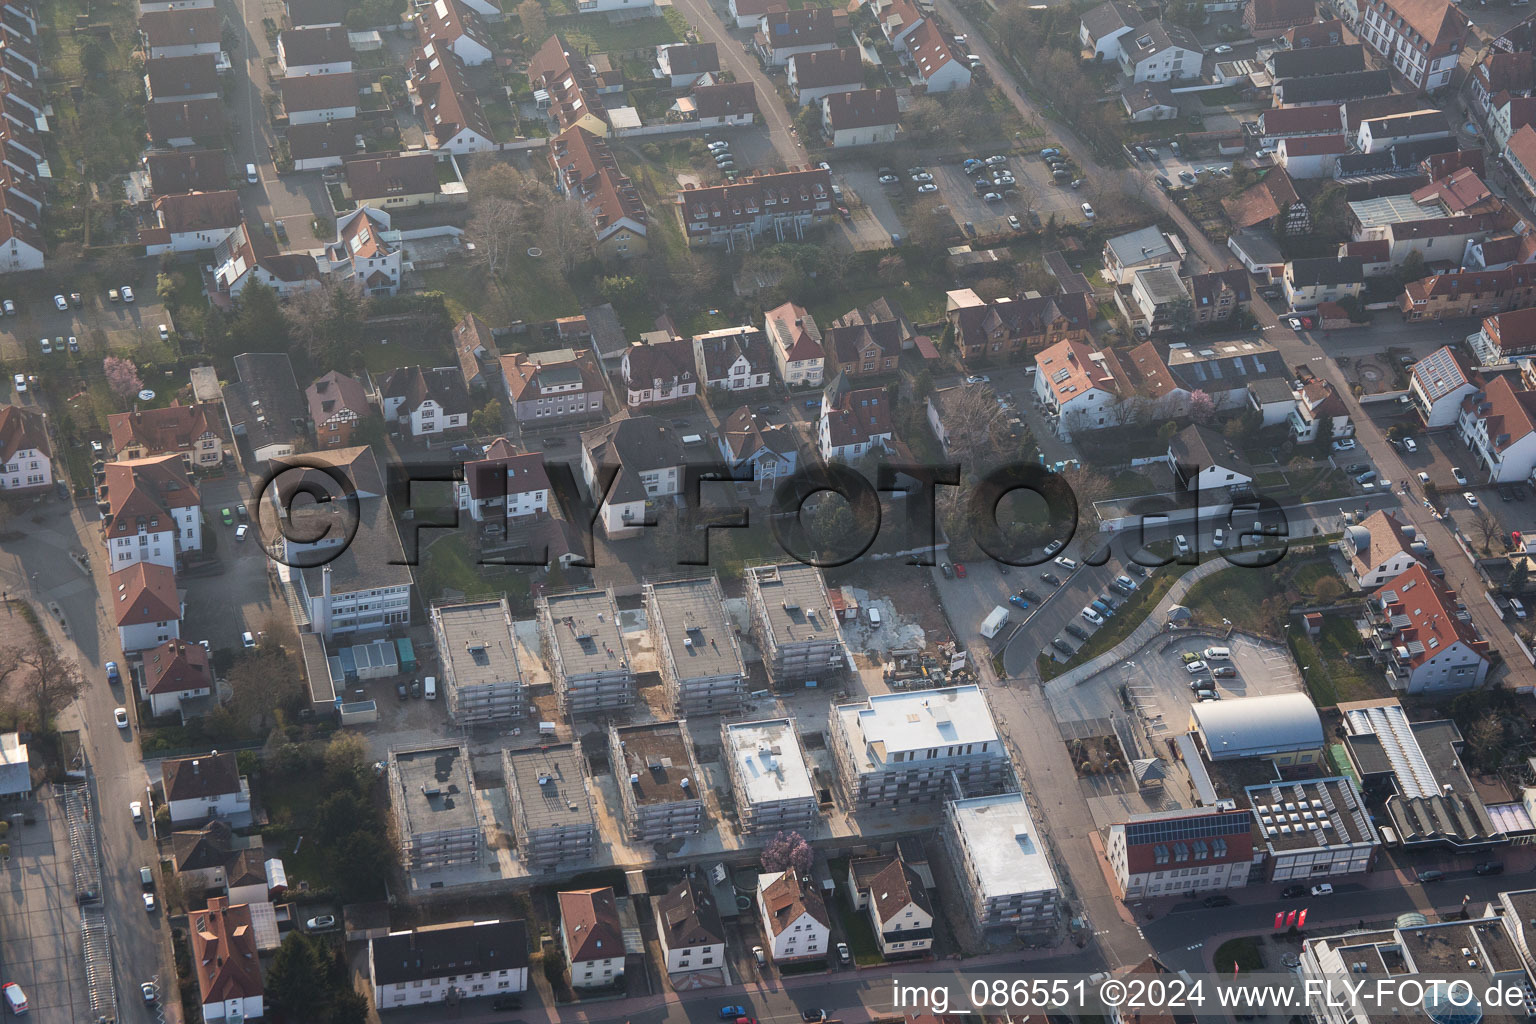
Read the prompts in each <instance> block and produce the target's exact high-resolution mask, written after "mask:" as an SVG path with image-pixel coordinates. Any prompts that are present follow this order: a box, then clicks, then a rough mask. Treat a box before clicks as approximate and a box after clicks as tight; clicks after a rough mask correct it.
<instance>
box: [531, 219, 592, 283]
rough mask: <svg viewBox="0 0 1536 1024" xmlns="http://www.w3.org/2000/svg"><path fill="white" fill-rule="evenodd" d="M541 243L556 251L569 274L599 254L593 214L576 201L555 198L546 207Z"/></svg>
mask: <svg viewBox="0 0 1536 1024" xmlns="http://www.w3.org/2000/svg"><path fill="white" fill-rule="evenodd" d="M539 244H540V246H542V247H543V248H544V249H545V250H547V251H548V252H550V253H552V254H553V255H554V257H555V259H556V260H557V261H558V262H559V264H560V269H561V270H562V271H564V272H565V273H567V274H569V273H570V272H571V271H573V270H575V269H576V268H577V267H578V266H580V265H581V264H582V263H585V262H586V261H587V260H589V259H591V258H592V257H593V256H596V255H597V235H596V234H594V233H593V231H592V221H591V218H590V217H589V216H588V214H587V212H586V211H585V210H583V209H582V208H581V204H580V203H576V202H560V201H556V202H551V203H550V204H549V205H548V206H547V207H545V209H544V230H543V232H542V233H541V234H540V236H539Z"/></svg>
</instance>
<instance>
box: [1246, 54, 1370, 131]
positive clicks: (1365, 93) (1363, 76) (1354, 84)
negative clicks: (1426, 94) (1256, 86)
mask: <svg viewBox="0 0 1536 1024" xmlns="http://www.w3.org/2000/svg"><path fill="white" fill-rule="evenodd" d="M1271 92H1272V94H1273V98H1274V101H1275V105H1276V106H1287V107H1292V106H1315V105H1319V104H1330V103H1332V104H1337V103H1346V104H1347V103H1349V102H1351V101H1353V100H1362V99H1366V98H1369V97H1376V96H1388V95H1390V94H1391V93H1392V75H1391V73H1390V72H1389V71H1387V70H1386V69H1385V68H1378V69H1376V70H1373V71H1341V72H1339V73H1338V74H1332V75H1312V76H1309V77H1307V78H1288V79H1286V80H1285V81H1282V82H1276V83H1275V84H1274V87H1273V89H1272V90H1271ZM1346 127H1347V126H1346Z"/></svg>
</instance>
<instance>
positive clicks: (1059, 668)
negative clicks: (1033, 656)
mask: <svg viewBox="0 0 1536 1024" xmlns="http://www.w3.org/2000/svg"><path fill="white" fill-rule="evenodd" d="M1193 568H1194V566H1192V565H1180V564H1179V563H1177V562H1174V563H1172V564H1170V565H1165V566H1163V567H1162V568H1159V569H1153V570H1152V571H1151V572H1150V573H1148V574H1147V578H1146V579H1144V580H1141V581H1140V582H1139V583H1138V584H1137V586H1136V592H1135V593H1134V594H1132V595H1131V598H1130V600H1128V601H1126V602H1125V604H1123V605H1122V606H1120V608H1118V609H1116V611H1115V614H1114V615H1112V616H1111V617H1110V619H1109V621H1108V622H1106V623H1104V626H1103V628H1102V629H1100V630H1099V631H1098V632H1097V633H1094V634H1093V635H1092V636H1090V637H1089V638H1088V642H1087V643H1085V644H1083V646H1081V647H1079V648H1078V649H1077V653H1076V654H1074V655H1073V656H1072V657H1071V658H1069V659H1068V660H1067V661H1066V662H1064V663H1063V662H1059V661H1057V660H1056V659H1055V658H1052V657H1050V656H1049V655H1045V654H1042V655H1041V656H1040V660H1039V667H1040V678H1041V679H1055V678H1056V677H1057V676H1059V675H1061V674H1062V673H1063V672H1065V671H1067V670H1068V669H1073V668H1076V667H1077V666H1079V665H1081V664H1083V663H1085V662H1088V661H1092V660H1093V659H1094V658H1097V657H1098V656H1099V655H1101V654H1103V653H1104V652H1105V651H1108V650H1110V649H1111V648H1113V647H1114V646H1115V645H1116V644H1118V643H1120V642H1121V641H1122V640H1124V639H1125V638H1126V637H1128V636H1130V635H1131V634H1132V633H1134V632H1136V627H1137V626H1139V625H1141V623H1142V621H1143V620H1144V619H1146V617H1147V614H1148V613H1149V612H1151V610H1152V609H1153V608H1156V607H1157V602H1159V601H1161V600H1162V599H1163V595H1164V594H1166V593H1168V590H1169V588H1170V587H1172V586H1173V584H1174V581H1176V580H1177V579H1178V578H1179V577H1180V576H1183V575H1184V574H1185V573H1186V572H1188V571H1189V570H1190V569H1193ZM1197 586H1198V584H1197ZM1078 625H1082V623H1078ZM1046 642H1047V643H1049V640H1047V641H1046Z"/></svg>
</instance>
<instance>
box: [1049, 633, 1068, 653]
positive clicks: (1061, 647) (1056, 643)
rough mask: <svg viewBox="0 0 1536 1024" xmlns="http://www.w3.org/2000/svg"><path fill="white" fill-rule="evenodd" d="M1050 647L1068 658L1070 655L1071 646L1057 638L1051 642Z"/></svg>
mask: <svg viewBox="0 0 1536 1024" xmlns="http://www.w3.org/2000/svg"><path fill="white" fill-rule="evenodd" d="M1051 646H1052V647H1054V648H1056V649H1057V650H1058V651H1060V652H1061V653H1062V654H1065V655H1067V656H1068V657H1070V656H1071V655H1072V645H1071V644H1069V643H1067V642H1066V641H1065V640H1063V639H1062V638H1061V637H1059V636H1058V637H1056V638H1055V639H1053V640H1052V641H1051Z"/></svg>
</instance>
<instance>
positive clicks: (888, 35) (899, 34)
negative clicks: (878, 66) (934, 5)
mask: <svg viewBox="0 0 1536 1024" xmlns="http://www.w3.org/2000/svg"><path fill="white" fill-rule="evenodd" d="M876 18H877V20H878V21H879V24H880V34H881V35H883V36H885V41H886V42H888V43H890V44H891V47H892V48H893V49H895V50H898V51H901V50H905V49H906V48H907V36H909V35H910V34H911V33H912V30H913V29H915V28H917V26H918V24H919V23H920V22H921V21H922V20H923V15H922V13H921V12H920V11H918V9H917V7H916V5H915V4H913V3H912V2H911V0H890V2H888V3H886V4H884V5H883V6H882V7H881V8H880V10H879V13H878V14H877V15H876Z"/></svg>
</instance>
